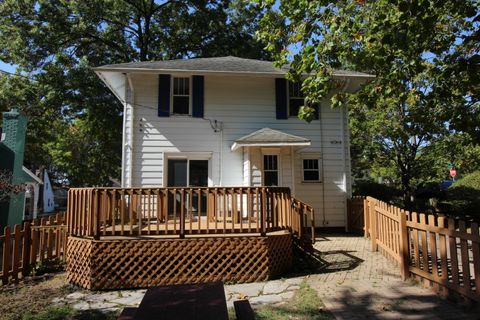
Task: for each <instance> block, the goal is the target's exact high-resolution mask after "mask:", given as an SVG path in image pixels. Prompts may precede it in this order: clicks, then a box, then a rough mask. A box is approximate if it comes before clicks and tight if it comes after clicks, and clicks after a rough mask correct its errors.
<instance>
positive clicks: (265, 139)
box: [232, 128, 310, 150]
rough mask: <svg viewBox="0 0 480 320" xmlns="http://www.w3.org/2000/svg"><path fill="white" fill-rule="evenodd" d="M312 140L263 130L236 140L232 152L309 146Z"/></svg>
mask: <svg viewBox="0 0 480 320" xmlns="http://www.w3.org/2000/svg"><path fill="white" fill-rule="evenodd" d="M308 145H310V140H309V139H306V138H303V137H299V136H295V135H293V134H288V133H285V132H282V131H278V130H273V129H270V128H263V129H260V130H257V131H255V132H252V133H250V134H248V135H246V136H244V137H241V138H239V139H237V140H235V143H234V144H233V145H232V150H235V149H237V148H238V147H243V146H308Z"/></svg>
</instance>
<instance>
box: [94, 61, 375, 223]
mask: <svg viewBox="0 0 480 320" xmlns="http://www.w3.org/2000/svg"><path fill="white" fill-rule="evenodd" d="M95 72H96V73H97V75H98V76H99V77H100V78H101V79H102V80H103V81H104V82H105V84H106V85H107V86H108V87H109V88H110V90H112V92H113V93H114V94H115V95H116V96H117V98H118V99H119V100H120V101H121V102H122V103H123V104H124V120H123V150H122V176H121V181H122V186H123V187H174V186H177V187H184V186H209V187H215V186H272V185H275V186H285V187H289V188H290V189H291V192H292V194H293V195H294V196H295V197H296V198H298V199H300V200H302V201H304V202H306V203H309V204H310V205H312V206H313V207H314V208H315V221H316V225H317V226H319V227H344V226H346V210H347V207H346V206H347V205H346V200H347V197H348V196H349V195H350V193H351V177H350V154H349V130H348V121H347V110H346V109H345V108H336V109H332V108H331V106H330V102H329V99H325V101H321V102H320V103H319V104H318V107H317V117H316V119H315V120H313V121H312V122H311V123H306V122H304V121H301V120H299V119H298V118H297V113H298V109H299V107H300V106H302V105H303V104H304V97H303V94H302V92H301V91H300V86H299V84H297V83H289V82H288V81H287V80H286V79H285V74H286V70H284V69H278V68H275V67H274V66H273V65H272V63H271V62H268V61H260V60H251V59H242V58H237V57H219V58H197V59H189V60H170V61H156V62H133V63H123V64H115V65H105V66H102V67H98V68H96V69H95ZM372 77H373V76H371V75H368V74H364V73H359V72H350V71H343V70H336V71H334V72H333V78H334V81H335V82H336V86H335V87H336V90H344V91H348V92H351V91H355V90H358V89H359V87H360V85H361V84H362V83H365V82H366V81H368V80H369V79H370V78H372Z"/></svg>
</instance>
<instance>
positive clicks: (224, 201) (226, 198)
mask: <svg viewBox="0 0 480 320" xmlns="http://www.w3.org/2000/svg"><path fill="white" fill-rule="evenodd" d="M222 199H223V234H225V233H227V217H228V206H227V201H228V195H227V189H225V188H223V190H222Z"/></svg>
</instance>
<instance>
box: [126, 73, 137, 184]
mask: <svg viewBox="0 0 480 320" xmlns="http://www.w3.org/2000/svg"><path fill="white" fill-rule="evenodd" d="M127 80H128V87H129V89H130V94H129V95H128V98H129V99H128V100H127V101H129V102H130V144H129V148H130V157H129V158H130V159H129V162H130V170H129V179H128V181H129V185H128V187H132V186H133V130H134V126H135V113H134V110H135V108H133V100H134V92H135V91H134V88H133V84H132V78H131V77H130V74H127Z"/></svg>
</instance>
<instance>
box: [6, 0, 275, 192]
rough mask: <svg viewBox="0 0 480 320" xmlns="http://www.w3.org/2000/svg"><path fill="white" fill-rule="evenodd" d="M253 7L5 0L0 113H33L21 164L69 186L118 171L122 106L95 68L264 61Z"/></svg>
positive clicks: (194, 1)
mask: <svg viewBox="0 0 480 320" xmlns="http://www.w3.org/2000/svg"><path fill="white" fill-rule="evenodd" d="M259 12H260V11H259V8H258V7H257V6H255V5H252V4H249V3H248V2H246V1H243V0H230V1H227V0H190V1H175V0H167V1H154V0H123V1H122V0H94V1H80V0H77V1H62V0H23V1H16V0H5V1H2V2H1V3H0V60H2V61H4V62H8V63H12V64H15V65H17V66H18V68H19V70H18V72H19V74H21V75H22V76H5V75H2V76H0V111H4V110H6V109H9V108H11V107H13V106H15V107H18V108H20V109H21V110H22V111H24V112H25V113H26V114H27V116H28V117H29V130H28V137H27V152H26V153H25V155H26V162H27V163H29V164H30V165H33V166H39V165H44V164H48V165H49V166H50V167H51V168H54V169H55V170H56V171H57V177H62V178H63V177H66V180H67V181H68V182H70V184H71V185H72V186H75V185H76V186H81V185H98V184H105V183H108V180H109V179H108V178H109V177H118V176H119V168H120V161H121V160H120V157H121V148H122V146H121V141H122V139H121V125H122V121H121V118H122V111H123V107H122V104H121V103H120V102H119V101H117V100H116V98H115V97H114V96H113V95H112V94H111V93H110V92H109V90H108V89H107V88H106V87H105V86H104V85H103V84H102V83H101V81H100V80H99V79H97V77H96V76H95V74H94V73H93V71H92V70H91V68H92V67H94V66H99V65H103V64H110V63H121V62H132V61H150V60H162V59H175V58H185V57H200V56H201V57H208V56H218V55H237V56H242V57H246V58H268V57H269V54H268V53H267V52H266V51H265V50H263V49H262V48H263V45H262V44H261V43H259V42H257V41H256V40H254V30H255V29H254V28H255V27H256V25H257V24H258V19H259Z"/></svg>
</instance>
